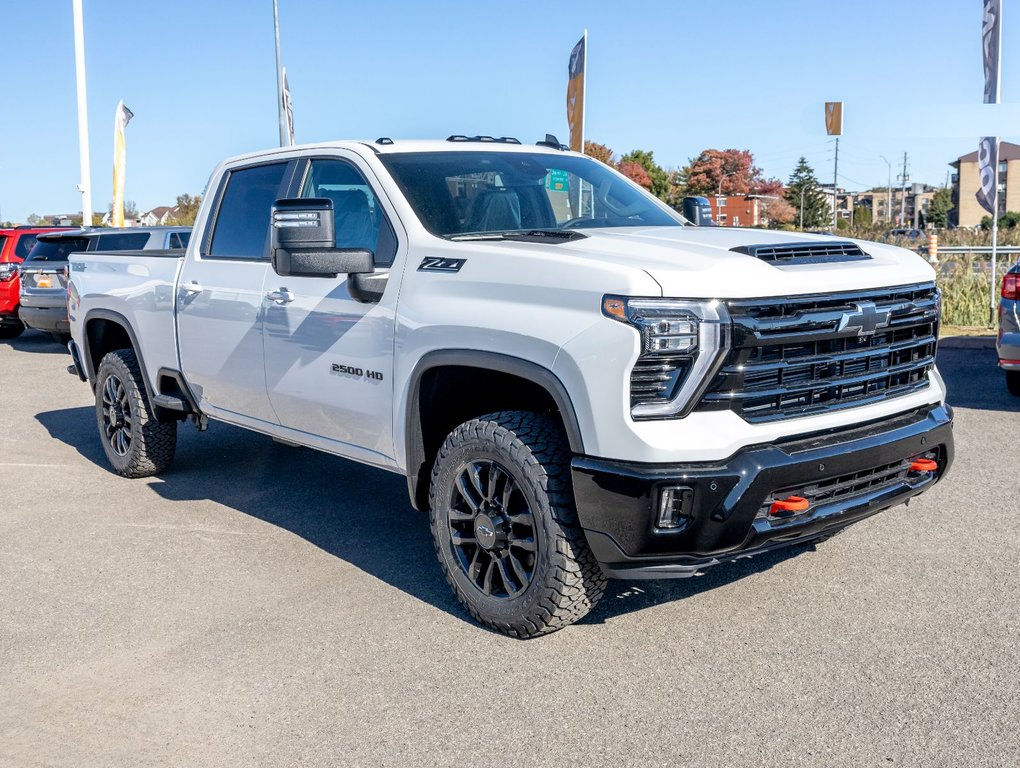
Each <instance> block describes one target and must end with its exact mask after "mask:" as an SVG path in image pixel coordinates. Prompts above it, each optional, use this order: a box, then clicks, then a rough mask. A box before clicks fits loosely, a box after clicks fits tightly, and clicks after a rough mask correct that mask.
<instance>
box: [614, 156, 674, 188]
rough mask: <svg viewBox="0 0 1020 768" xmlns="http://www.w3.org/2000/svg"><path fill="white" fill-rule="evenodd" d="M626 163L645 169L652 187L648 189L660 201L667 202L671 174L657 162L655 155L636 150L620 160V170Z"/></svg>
mask: <svg viewBox="0 0 1020 768" xmlns="http://www.w3.org/2000/svg"><path fill="white" fill-rule="evenodd" d="M626 163H636V164H637V165H640V166H641V167H642V168H644V169H645V172H646V173H647V174H648V178H649V179H650V181H651V186H650V187H649V188H648V189H649V191H650V192H651V193H652V194H653V195H655V196H656V197H657V198H659V199H660V200H667V199H668V198H669V191H670V187H671V186H672V185H671V184H670V181H669V174H668V173H667V172H666V170H665V169H664V168H663V167H662V166H660V165H659V164H658V163H656V162H655V157H654V153H652V152H646V151H645V150H643V149H635V150H634V151H633V152H628V153H627V154H626V155H624V156H623V157H621V158H620V168H621V169H622V168H623V166H624V164H626Z"/></svg>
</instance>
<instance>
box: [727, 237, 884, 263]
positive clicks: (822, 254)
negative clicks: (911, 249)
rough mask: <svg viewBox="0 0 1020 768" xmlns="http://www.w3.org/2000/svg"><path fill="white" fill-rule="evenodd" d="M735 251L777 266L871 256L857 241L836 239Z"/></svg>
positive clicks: (751, 246) (860, 258) (853, 259)
mask: <svg viewBox="0 0 1020 768" xmlns="http://www.w3.org/2000/svg"><path fill="white" fill-rule="evenodd" d="M730 250H731V251H733V252H734V253H746V254H747V255H748V256H754V257H755V258H756V259H761V260H762V261H767V262H769V263H770V264H772V265H774V266H777V267H784V266H787V265H796V264H832V263H834V262H841V261H867V260H868V259H870V258H871V256H869V255H868V254H867V253H865V252H864V251H862V250H861V247H860V246H859V245H857V244H856V243H851V242H847V241H841V240H836V241H833V242H831V243H824V242H814V243H771V244H768V245H738V246H737V247H736V248H730Z"/></svg>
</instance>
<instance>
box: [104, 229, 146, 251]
mask: <svg viewBox="0 0 1020 768" xmlns="http://www.w3.org/2000/svg"><path fill="white" fill-rule="evenodd" d="M147 242H149V233H148V232H118V233H116V234H110V235H100V236H99V246H98V247H97V248H96V250H97V251H140V250H142V249H143V248H145V244H146V243H147Z"/></svg>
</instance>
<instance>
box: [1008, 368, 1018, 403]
mask: <svg viewBox="0 0 1020 768" xmlns="http://www.w3.org/2000/svg"><path fill="white" fill-rule="evenodd" d="M1006 389H1008V390H1009V394H1011V395H1016V396H1017V397H1020V371H1006Z"/></svg>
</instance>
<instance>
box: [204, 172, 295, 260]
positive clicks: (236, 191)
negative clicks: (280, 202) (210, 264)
mask: <svg viewBox="0 0 1020 768" xmlns="http://www.w3.org/2000/svg"><path fill="white" fill-rule="evenodd" d="M286 170H287V163H285V162H284V163H270V164H268V165H256V166H254V167H252V168H241V169H239V170H236V171H231V172H230V175H229V177H228V178H227V182H226V190H225V191H224V192H223V198H222V200H221V201H220V207H219V213H218V214H217V216H216V228H215V229H214V230H213V236H212V244H211V245H210V247H209V256H208V258H213V259H242V260H248V261H252V260H259V261H261V260H268V253H267V249H266V244H267V241H268V237H269V218H270V213H271V211H272V208H273V203H274V202H276V200H277V199H278V197H279V195H280V185H281V183H282V181H283V176H284V173H285V171H286Z"/></svg>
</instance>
